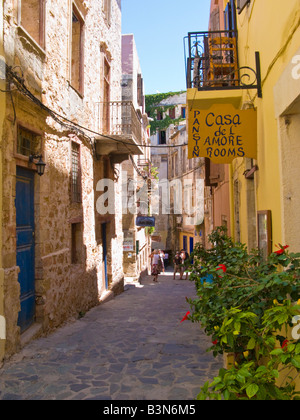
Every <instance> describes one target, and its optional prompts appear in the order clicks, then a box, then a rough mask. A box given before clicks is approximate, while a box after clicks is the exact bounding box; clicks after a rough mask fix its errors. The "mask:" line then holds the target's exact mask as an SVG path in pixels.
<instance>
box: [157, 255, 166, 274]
mask: <svg viewBox="0 0 300 420" xmlns="http://www.w3.org/2000/svg"><path fill="white" fill-rule="evenodd" d="M158 253H159V256H160V262H161V270H162V272H163V273H165V261H164V259H165V254H164V251H162V250H161V249H159V250H158Z"/></svg>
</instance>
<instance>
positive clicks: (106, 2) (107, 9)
mask: <svg viewBox="0 0 300 420" xmlns="http://www.w3.org/2000/svg"><path fill="white" fill-rule="evenodd" d="M103 13H104V18H105V20H106V23H107V24H108V25H110V19H111V0H103Z"/></svg>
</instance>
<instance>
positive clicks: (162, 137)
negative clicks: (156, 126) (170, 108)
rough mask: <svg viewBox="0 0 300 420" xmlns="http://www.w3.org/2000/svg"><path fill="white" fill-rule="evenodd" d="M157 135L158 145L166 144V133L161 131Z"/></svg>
mask: <svg viewBox="0 0 300 420" xmlns="http://www.w3.org/2000/svg"><path fill="white" fill-rule="evenodd" d="M158 135H159V138H158V144H166V143H167V139H166V132H165V131H164V130H162V131H160V132H159V134H158Z"/></svg>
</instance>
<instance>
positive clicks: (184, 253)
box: [180, 249, 189, 280]
mask: <svg viewBox="0 0 300 420" xmlns="http://www.w3.org/2000/svg"><path fill="white" fill-rule="evenodd" d="M180 257H181V261H182V263H181V271H180V279H181V280H182V279H183V273H184V263H185V262H186V261H187V260H188V258H189V254H188V253H187V251H186V250H185V249H182V250H181V251H180ZM185 279H186V280H187V279H188V272H186V276H185Z"/></svg>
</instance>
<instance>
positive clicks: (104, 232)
mask: <svg viewBox="0 0 300 420" xmlns="http://www.w3.org/2000/svg"><path fill="white" fill-rule="evenodd" d="M106 226H107V224H106V223H103V224H102V247H103V268H102V269H103V273H104V282H105V288H106V289H108V276H107V237H106Z"/></svg>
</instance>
